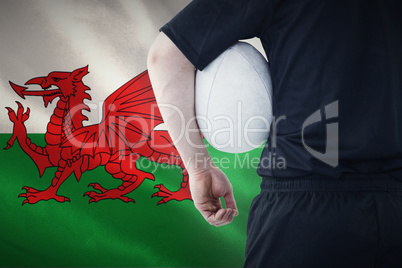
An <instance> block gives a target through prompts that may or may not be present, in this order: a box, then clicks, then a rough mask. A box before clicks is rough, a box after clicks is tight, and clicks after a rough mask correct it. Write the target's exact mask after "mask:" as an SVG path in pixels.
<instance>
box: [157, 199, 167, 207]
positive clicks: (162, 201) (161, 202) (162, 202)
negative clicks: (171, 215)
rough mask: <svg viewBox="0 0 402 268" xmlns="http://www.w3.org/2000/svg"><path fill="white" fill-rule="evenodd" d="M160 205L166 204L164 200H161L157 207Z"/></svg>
mask: <svg viewBox="0 0 402 268" xmlns="http://www.w3.org/2000/svg"><path fill="white" fill-rule="evenodd" d="M161 204H166V202H165V200H163V199H162V200H160V201H159V202H158V204H157V205H158V206H159V205H161Z"/></svg>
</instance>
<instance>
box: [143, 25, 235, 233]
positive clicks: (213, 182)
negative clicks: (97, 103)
mask: <svg viewBox="0 0 402 268" xmlns="http://www.w3.org/2000/svg"><path fill="white" fill-rule="evenodd" d="M148 69H149V75H150V79H151V82H152V87H153V89H154V93H155V97H156V100H157V102H158V105H159V109H160V112H161V114H162V117H163V120H164V122H165V125H166V128H167V130H168V132H169V134H170V136H171V138H172V140H173V141H174V143H175V146H176V148H177V151H178V152H179V153H180V155H181V158H182V159H183V161H184V163H185V166H186V168H187V171H188V172H189V176H190V177H189V178H190V190H191V195H192V198H193V201H194V205H195V207H196V208H197V209H198V210H199V211H200V213H201V214H202V216H203V217H204V218H205V219H206V220H207V221H208V222H209V223H210V224H212V225H215V226H221V225H224V224H228V223H230V222H231V221H232V220H233V217H234V216H235V215H237V214H238V211H237V207H236V203H235V200H234V197H233V191H232V186H231V184H230V182H229V180H228V178H227V177H226V175H225V174H224V173H223V172H222V171H221V170H220V169H219V168H218V167H216V166H215V165H214V164H213V162H212V160H211V157H210V155H209V153H208V150H207V148H206V146H205V144H204V142H203V139H202V135H201V132H200V130H199V128H198V125H197V122H196V120H195V109H194V91H195V89H194V82H195V68H194V66H193V65H192V64H191V63H190V62H189V61H188V60H187V58H186V57H185V56H184V55H183V54H182V52H181V51H180V50H179V49H178V48H177V47H176V45H174V44H173V42H172V41H171V40H170V39H169V38H168V37H167V36H166V35H165V34H163V33H160V34H159V35H158V37H157V38H156V40H155V41H154V43H153V45H152V47H151V49H150V52H149V55H148ZM172 107H175V108H172ZM178 111H179V112H178ZM183 131H184V133H183ZM183 134H184V135H183ZM220 197H224V199H225V203H226V209H223V208H222V205H221V202H220V200H219V198H220Z"/></svg>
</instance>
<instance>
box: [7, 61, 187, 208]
mask: <svg viewBox="0 0 402 268" xmlns="http://www.w3.org/2000/svg"><path fill="white" fill-rule="evenodd" d="M86 74H88V66H86V67H83V68H80V69H77V70H75V71H73V72H51V73H49V75H47V76H46V77H36V78H33V79H31V80H29V81H28V82H26V83H25V85H31V84H37V85H40V86H41V87H42V89H43V90H27V89H28V88H27V87H23V86H19V85H16V84H14V83H12V82H10V85H11V87H12V88H13V89H14V91H15V92H16V93H17V94H18V95H19V96H20V97H22V98H23V99H25V96H42V97H43V101H44V105H45V107H47V105H48V103H49V102H51V101H52V100H53V99H54V98H57V97H58V98H59V100H58V102H57V106H56V108H55V109H54V111H53V115H52V116H51V117H50V122H49V123H48V125H47V131H46V134H45V141H46V146H45V147H40V146H37V145H35V144H33V143H32V142H31V140H30V139H29V138H28V137H27V130H26V127H25V125H24V122H25V121H26V120H28V118H29V112H30V110H29V108H27V110H26V111H25V112H24V108H23V106H22V105H21V103H19V102H17V104H18V110H17V112H14V110H12V109H11V108H9V107H6V109H7V110H8V116H9V118H10V120H11V121H12V122H13V123H14V129H13V134H12V137H11V139H10V140H9V141H8V142H7V147H6V148H5V149H9V148H10V147H12V146H13V144H14V141H15V140H16V139H17V141H18V143H19V144H20V146H21V148H22V150H23V151H24V152H25V153H26V154H27V155H29V157H30V158H31V159H32V160H33V161H34V162H35V164H36V166H37V167H38V169H39V174H40V176H42V175H43V173H44V171H45V169H46V168H48V167H58V169H57V171H56V172H55V174H54V178H53V180H52V183H51V185H50V186H49V188H47V189H45V190H37V189H34V188H32V187H23V189H24V190H26V193H22V194H20V195H19V197H24V198H25V200H24V201H23V203H22V204H25V203H29V204H34V203H36V202H38V201H41V200H49V199H55V200H56V201H58V202H65V201H70V199H69V198H67V197H64V196H60V195H58V194H57V191H58V189H59V187H60V185H61V184H62V183H63V182H64V181H65V180H66V179H67V178H68V177H69V176H70V175H71V174H72V173H74V175H75V177H76V179H77V180H78V181H79V180H80V178H81V175H82V173H84V172H85V171H87V170H92V169H94V168H96V167H98V166H105V169H106V171H107V172H108V173H109V174H111V175H112V176H113V177H114V178H115V179H120V180H121V181H122V184H121V185H120V186H119V187H118V188H116V189H105V188H103V187H102V186H101V185H99V184H98V183H91V184H89V185H88V187H90V186H92V187H93V188H94V189H95V190H97V191H89V192H86V193H85V194H84V196H85V195H87V196H89V197H90V200H89V203H91V202H98V201H99V200H103V199H120V200H122V201H124V202H134V200H133V199H132V198H129V197H127V196H125V195H126V194H128V193H130V192H131V191H133V190H135V189H136V188H137V187H138V186H139V185H140V184H141V183H142V182H143V181H144V180H145V179H146V178H147V179H151V180H155V178H154V176H153V174H151V173H148V172H145V171H141V170H139V169H137V167H136V161H137V160H138V159H139V158H140V157H141V156H143V157H146V158H148V159H149V160H150V161H153V162H157V163H167V164H168V165H176V166H180V167H181V168H182V173H183V181H182V183H181V188H180V189H179V190H178V191H175V192H172V191H170V190H168V189H166V188H165V187H164V186H163V185H162V184H160V185H156V186H155V188H158V189H159V190H158V192H156V193H154V194H153V195H152V197H154V196H158V197H162V199H161V200H160V201H159V202H158V205H159V204H163V203H166V202H168V201H170V200H177V201H181V200H184V199H191V195H190V190H189V184H188V173H187V171H186V169H185V167H184V164H183V161H182V159H181V158H180V156H179V154H178V152H177V150H176V148H175V146H174V144H173V142H172V140H171V138H170V136H169V134H168V133H167V131H166V130H155V129H154V128H155V127H156V126H157V125H159V124H161V123H162V122H163V120H162V117H161V114H160V112H159V109H158V107H157V104H156V100H155V96H154V93H153V90H152V86H151V82H150V80H149V77H148V72H147V71H144V72H143V73H141V74H139V75H138V76H136V77H135V78H133V79H132V80H130V81H129V82H127V83H126V84H125V85H123V86H122V87H120V88H119V89H118V90H116V91H115V92H114V93H112V94H111V95H110V96H109V97H108V98H107V99H106V100H105V102H104V104H103V117H102V120H101V122H100V123H99V124H94V125H89V126H83V124H82V122H83V121H85V120H88V118H87V117H86V116H84V115H83V114H82V110H87V111H90V109H89V107H88V106H87V105H86V104H84V99H89V100H90V99H91V97H90V95H89V94H88V93H86V91H88V90H90V88H89V87H87V86H86V85H85V84H84V83H83V82H82V78H83V77H84V76H85V75H86Z"/></svg>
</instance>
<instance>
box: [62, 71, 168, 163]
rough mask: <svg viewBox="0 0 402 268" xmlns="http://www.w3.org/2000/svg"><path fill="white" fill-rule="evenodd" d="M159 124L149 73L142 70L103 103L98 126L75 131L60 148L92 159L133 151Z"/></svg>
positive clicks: (158, 113)
mask: <svg viewBox="0 0 402 268" xmlns="http://www.w3.org/2000/svg"><path fill="white" fill-rule="evenodd" d="M162 122H163V120H162V116H161V114H160V112H159V109H158V106H157V104H156V100H155V96H154V93H153V90H152V86H151V82H150V80H149V76H148V71H144V72H143V73H141V74H139V75H138V76H136V77H135V78H133V79H132V80H130V81H129V82H127V83H126V84H125V85H123V86H122V87H120V88H119V89H118V90H116V91H115V92H114V93H112V94H111V95H110V96H109V97H108V98H107V99H106V100H105V102H104V104H103V118H102V121H101V122H100V123H99V124H96V125H91V126H85V127H82V128H80V129H77V130H76V131H74V132H73V133H72V134H71V135H69V136H68V137H67V138H66V140H65V141H64V142H63V143H62V146H63V147H71V148H72V151H73V152H74V151H76V150H81V155H84V154H87V155H91V156H94V155H95V154H97V153H101V152H105V153H109V154H113V153H114V152H117V151H121V150H132V149H134V147H136V148H138V147H140V146H141V145H142V144H143V142H146V141H148V140H149V139H150V133H151V131H152V129H153V128H154V127H155V126H156V125H158V124H160V123H162Z"/></svg>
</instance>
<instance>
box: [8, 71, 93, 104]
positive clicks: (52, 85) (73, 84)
mask: <svg viewBox="0 0 402 268" xmlns="http://www.w3.org/2000/svg"><path fill="white" fill-rule="evenodd" d="M86 74H88V66H86V67H83V68H79V69H77V70H75V71H72V72H51V73H49V74H48V75H47V76H44V77H35V78H33V79H30V80H28V81H27V82H26V83H25V85H33V84H36V85H39V86H41V87H42V89H44V90H28V91H27V90H26V89H28V88H27V87H23V86H19V85H16V84H14V83H12V82H11V81H10V85H11V87H12V88H13V89H14V91H15V92H16V93H17V94H18V95H19V96H20V97H21V98H23V99H25V96H27V95H30V96H42V97H43V101H44V103H45V107H47V105H48V104H49V102H52V100H53V99H54V98H56V97H60V99H62V100H63V101H71V100H72V99H79V101H82V100H83V99H84V98H90V97H89V95H88V94H87V93H85V90H89V88H88V87H87V86H85V85H84V84H83V83H82V78H83V77H84V76H85V75H86Z"/></svg>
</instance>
